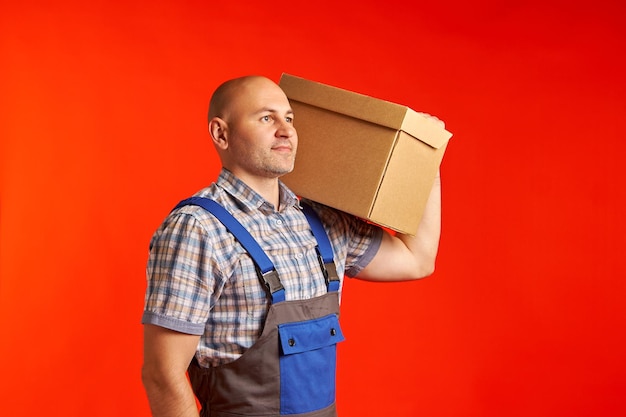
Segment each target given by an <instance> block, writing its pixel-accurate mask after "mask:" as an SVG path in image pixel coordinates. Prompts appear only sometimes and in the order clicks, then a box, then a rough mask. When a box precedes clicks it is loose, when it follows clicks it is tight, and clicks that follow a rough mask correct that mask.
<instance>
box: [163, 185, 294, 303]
mask: <svg viewBox="0 0 626 417" xmlns="http://www.w3.org/2000/svg"><path fill="white" fill-rule="evenodd" d="M190 205H191V206H200V207H202V208H203V209H205V210H206V211H208V212H209V213H211V214H212V215H214V216H215V217H216V218H217V219H218V220H219V221H220V222H221V223H222V224H223V225H224V226H225V227H226V229H228V231H229V232H230V233H232V235H233V236H235V239H237V241H238V242H239V243H240V244H241V246H243V247H244V249H245V250H246V251H248V254H250V256H251V257H252V260H253V261H254V263H255V265H256V267H257V269H258V270H259V275H260V276H261V279H262V280H263V282H264V283H265V286H266V287H267V288H268V290H269V292H270V294H271V296H272V303H278V302H280V301H285V288H284V287H283V284H282V283H281V282H280V278H279V277H278V272H276V268H275V267H274V264H273V263H272V261H271V260H270V258H269V257H268V256H267V255H266V254H265V252H264V251H263V249H261V246H259V244H258V243H257V241H256V240H254V238H253V237H252V235H250V232H248V231H247V230H246V229H245V228H244V227H243V226H242V225H241V223H239V222H238V221H237V219H235V218H234V217H233V215H232V214H230V213H229V212H228V211H227V210H226V209H225V208H224V207H222V206H221V205H220V204H219V203H217V202H216V201H214V200H211V199H209V198H205V197H191V198H188V199H186V200H183V201H181V202H180V203H178V204H177V205H176V207H174V209H173V210H175V209H177V208H179V207H183V206H190ZM173 210H172V211H173Z"/></svg>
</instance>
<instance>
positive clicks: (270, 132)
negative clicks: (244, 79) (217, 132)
mask: <svg viewBox="0 0 626 417" xmlns="http://www.w3.org/2000/svg"><path fill="white" fill-rule="evenodd" d="M226 122H227V124H228V131H229V137H228V154H229V165H230V166H228V167H227V168H229V169H230V170H231V171H232V172H233V173H234V174H235V175H237V176H239V177H240V178H245V177H247V178H250V177H257V178H258V177H264V178H278V177H280V176H281V175H284V174H287V173H289V172H291V171H292V170H293V167H294V163H295V158H296V149H297V146H298V135H297V133H296V130H295V129H294V127H293V111H292V110H291V106H290V105H289V101H288V100H287V97H286V96H285V94H284V93H283V91H282V90H281V89H280V87H278V86H277V85H276V84H274V83H273V82H271V81H270V80H267V79H254V80H251V81H250V82H249V83H247V84H246V85H245V86H244V87H243V88H242V89H241V94H239V95H238V96H237V97H236V98H234V99H233V101H232V103H231V104H230V105H229V111H228V115H227V116H226Z"/></svg>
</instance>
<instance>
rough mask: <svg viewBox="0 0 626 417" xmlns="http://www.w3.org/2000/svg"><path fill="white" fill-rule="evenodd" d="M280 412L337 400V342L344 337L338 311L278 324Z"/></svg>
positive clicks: (302, 410) (306, 409)
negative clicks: (310, 318) (318, 316)
mask: <svg viewBox="0 0 626 417" xmlns="http://www.w3.org/2000/svg"><path fill="white" fill-rule="evenodd" d="M278 334H279V339H280V348H281V352H280V414H281V415H289V414H300V413H308V412H311V411H315V410H320V409H323V408H326V407H328V406H330V405H331V404H333V403H334V402H335V369H336V360H337V343H339V342H341V341H343V340H344V337H343V334H342V332H341V327H339V319H338V317H337V315H336V314H329V315H327V316H324V317H320V318H317V319H312V320H307V321H302V322H294V323H285V324H280V325H278Z"/></svg>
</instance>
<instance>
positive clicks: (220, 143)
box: [209, 117, 228, 149]
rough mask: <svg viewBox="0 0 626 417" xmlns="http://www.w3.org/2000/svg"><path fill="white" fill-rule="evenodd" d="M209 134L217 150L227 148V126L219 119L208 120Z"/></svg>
mask: <svg viewBox="0 0 626 417" xmlns="http://www.w3.org/2000/svg"><path fill="white" fill-rule="evenodd" d="M209 134H210V135H211V139H212V140H213V144H214V145H215V146H216V147H217V148H218V149H226V148H228V124H227V123H226V122H225V121H224V120H223V119H220V118H219V117H214V118H212V119H211V120H209Z"/></svg>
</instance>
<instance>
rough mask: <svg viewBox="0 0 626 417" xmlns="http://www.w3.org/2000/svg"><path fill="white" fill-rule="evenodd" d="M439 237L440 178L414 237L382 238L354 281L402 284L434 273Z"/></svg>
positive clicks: (385, 236) (390, 236) (388, 236)
mask: <svg viewBox="0 0 626 417" xmlns="http://www.w3.org/2000/svg"><path fill="white" fill-rule="evenodd" d="M440 235H441V178H440V177H439V173H437V177H436V178H435V182H434V184H433V187H432V189H431V191H430V196H429V197H428V201H427V203H426V207H425V209H424V214H423V217H422V220H421V222H420V225H419V227H418V229H417V233H416V234H415V236H409V235H405V234H400V233H398V234H396V235H395V236H394V235H391V234H389V233H384V234H383V240H382V242H381V245H380V249H379V250H378V252H377V253H376V255H375V256H374V258H373V259H372V261H371V262H370V263H369V265H368V266H367V267H365V268H364V269H363V270H362V271H361V272H360V273H359V274H358V275H357V276H356V277H357V278H359V279H364V280H369V281H405V280H413V279H419V278H424V277H427V276H429V275H431V274H432V273H433V272H434V271H435V259H436V257H437V251H438V249H439V237H440Z"/></svg>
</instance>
